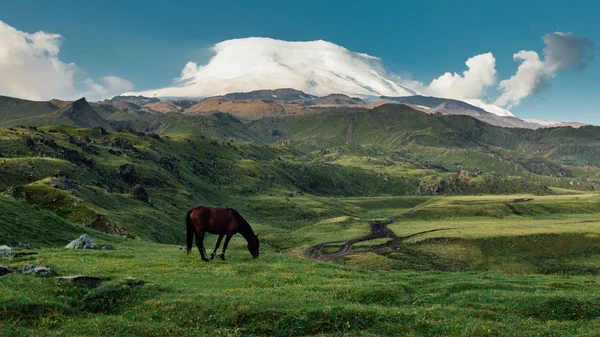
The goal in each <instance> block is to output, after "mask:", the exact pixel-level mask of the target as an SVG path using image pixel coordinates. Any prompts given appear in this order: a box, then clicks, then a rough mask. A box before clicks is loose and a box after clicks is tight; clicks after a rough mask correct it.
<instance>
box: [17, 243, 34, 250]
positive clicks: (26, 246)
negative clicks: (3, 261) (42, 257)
mask: <svg viewBox="0 0 600 337" xmlns="http://www.w3.org/2000/svg"><path fill="white" fill-rule="evenodd" d="M18 246H19V247H21V248H26V249H32V248H33V247H32V246H31V244H29V243H25V242H19V244H18Z"/></svg>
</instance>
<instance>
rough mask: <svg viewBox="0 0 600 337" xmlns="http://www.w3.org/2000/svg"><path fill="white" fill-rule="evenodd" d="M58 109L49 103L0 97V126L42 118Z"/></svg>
mask: <svg viewBox="0 0 600 337" xmlns="http://www.w3.org/2000/svg"><path fill="white" fill-rule="evenodd" d="M58 108H59V107H58V106H57V105H55V104H53V103H51V102H35V101H28V100H24V99H18V98H13V97H6V96H0V126H12V125H18V123H19V120H27V119H28V118H33V117H39V116H43V115H46V114H49V113H52V112H54V111H56V110H57V109H58Z"/></svg>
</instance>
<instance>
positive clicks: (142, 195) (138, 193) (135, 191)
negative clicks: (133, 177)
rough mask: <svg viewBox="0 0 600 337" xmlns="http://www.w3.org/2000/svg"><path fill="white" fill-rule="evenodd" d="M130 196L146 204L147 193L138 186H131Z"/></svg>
mask: <svg viewBox="0 0 600 337" xmlns="http://www.w3.org/2000/svg"><path fill="white" fill-rule="evenodd" d="M131 195H132V196H133V198H134V199H136V200H139V201H142V202H148V191H146V189H145V188H143V187H142V186H140V185H135V186H133V188H132V189H131Z"/></svg>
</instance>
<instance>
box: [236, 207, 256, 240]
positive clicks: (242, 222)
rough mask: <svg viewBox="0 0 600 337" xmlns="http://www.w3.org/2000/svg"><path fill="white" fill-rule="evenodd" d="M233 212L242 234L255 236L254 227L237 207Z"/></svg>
mask: <svg viewBox="0 0 600 337" xmlns="http://www.w3.org/2000/svg"><path fill="white" fill-rule="evenodd" d="M231 212H232V213H233V216H234V218H235V220H236V221H237V223H238V226H239V232H240V234H242V235H244V236H246V235H247V234H249V235H250V236H251V237H253V236H255V234H254V231H253V230H252V227H250V224H249V223H248V221H246V219H244V218H243V217H242V216H241V215H240V213H238V211H236V210H235V209H231Z"/></svg>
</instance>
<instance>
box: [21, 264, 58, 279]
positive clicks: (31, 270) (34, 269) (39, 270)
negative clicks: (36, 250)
mask: <svg viewBox="0 0 600 337" xmlns="http://www.w3.org/2000/svg"><path fill="white" fill-rule="evenodd" d="M19 271H20V272H21V273H23V274H33V275H39V276H46V275H51V274H54V270H52V269H50V268H48V267H44V266H38V265H36V264H30V265H28V266H25V267H23V268H21V269H19Z"/></svg>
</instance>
